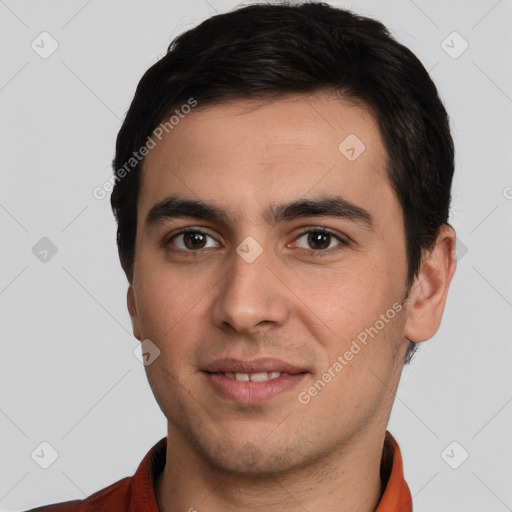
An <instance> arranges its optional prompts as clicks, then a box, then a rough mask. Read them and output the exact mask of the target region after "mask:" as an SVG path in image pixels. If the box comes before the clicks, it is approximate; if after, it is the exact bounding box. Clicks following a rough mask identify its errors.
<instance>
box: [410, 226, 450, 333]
mask: <svg viewBox="0 0 512 512" xmlns="http://www.w3.org/2000/svg"><path fill="white" fill-rule="evenodd" d="M455 243H456V236H455V231H454V230H453V228H452V227H451V226H448V225H444V226H442V227H441V229H440V231H439V234H438V236H437V239H436V243H435V246H434V247H433V248H432V250H430V251H429V252H428V253H426V254H424V255H423V258H422V262H421V268H420V271H419V273H418V275H417V277H416V279H415V280H414V283H413V284H412V287H411V292H410V294H409V298H408V300H407V319H406V323H405V328H404V336H405V337H406V338H408V339H409V340H410V341H413V342H416V343H419V342H421V341H426V340H428V339H430V338H432V336H434V334H435V333H436V332H437V330H438V329H439V325H440V324H441V319H442V317H443V311H444V307H445V304H446V297H447V295H448V288H449V287H450V283H451V280H452V277H453V274H454V273H455V268H456V266H457V255H456V252H455Z"/></svg>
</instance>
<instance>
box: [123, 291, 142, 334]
mask: <svg viewBox="0 0 512 512" xmlns="http://www.w3.org/2000/svg"><path fill="white" fill-rule="evenodd" d="M126 303H127V305H128V312H129V313H130V318H131V321H132V329H133V335H134V336H135V337H136V338H137V339H138V340H139V341H140V340H141V339H142V335H141V332H140V329H139V317H138V313H137V308H136V306H135V294H134V292H133V287H132V285H130V286H129V287H128V292H127V294H126Z"/></svg>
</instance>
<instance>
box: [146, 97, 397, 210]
mask: <svg viewBox="0 0 512 512" xmlns="http://www.w3.org/2000/svg"><path fill="white" fill-rule="evenodd" d="M387 160H388V159H387V153H386V150H385V148H384V146H383V143H382V141H381V138H380V134H379V130H378V127H377V124H376V120H375V118H374V116H373V115H372V114H371V113H370V111H369V110H368V109H365V108H363V107H361V106H355V105H353V104H351V103H349V102H348V101H344V100H342V99H340V98H339V97H335V96H334V95H332V94H328V93H318V94H314V95H296V96H289V97H283V98H280V99H275V100H272V101H268V100H267V101H263V100H237V101H235V100H233V101H229V102H225V103H220V104H216V105H212V106H206V107H203V108H201V105H200V103H199V105H198V107H196V108H195V109H193V110H192V112H191V113H190V114H188V115H185V116H183V118H182V119H180V122H179V123H178V124H177V125H175V126H173V128H172V129H170V130H169V132H168V133H166V134H164V136H163V137H162V140H161V141H157V145H156V147H155V148H154V149H152V150H151V151H150V152H149V154H148V155H147V157H146V160H145V162H144V166H143V171H142V177H141V178H142V179H141V189H140V193H139V211H140V212H141V213H143V214H144V212H147V211H148V210H149V209H150V208H151V207H152V206H153V205H154V204H155V203H157V202H159V201H161V200H163V199H165V197H168V196H169V195H171V194H179V195H181V196H184V197H187V198H190V199H210V200H212V201H214V202H216V203H217V204H221V203H222V202H224V203H229V205H226V209H231V213H232V214H233V216H235V215H241V214H242V212H243V211H246V212H247V211H248V209H250V208H253V209H257V208H260V207H261V208H263V207H264V206H266V205H267V204H268V203H269V202H284V201H289V200H290V198H302V197H306V196H307V195H308V194H309V195H328V194H332V193H334V192H336V193H339V194H341V195H343V196H345V197H348V198H349V199H350V200H352V201H353V202H358V201H359V202H360V203H362V204H367V205H368V204H372V203H373V209H374V211H375V213H376V214H377V215H378V214H379V211H378V210H379V204H386V203H388V204H389V203H393V202H395V203H396V199H395V197H394V193H393V191H392V189H391V187H390V185H389V183H388V179H387V172H386V167H387ZM390 206H391V207H392V208H393V207H394V208H395V209H396V206H397V205H396V204H394V205H393V204H391V205H390Z"/></svg>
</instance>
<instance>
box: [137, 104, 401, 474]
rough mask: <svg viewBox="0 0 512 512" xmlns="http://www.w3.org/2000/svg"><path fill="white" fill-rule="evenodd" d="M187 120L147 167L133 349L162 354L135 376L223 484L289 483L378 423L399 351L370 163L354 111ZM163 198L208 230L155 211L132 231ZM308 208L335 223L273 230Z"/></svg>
mask: <svg viewBox="0 0 512 512" xmlns="http://www.w3.org/2000/svg"><path fill="white" fill-rule="evenodd" d="M199 108H200V105H199V106H198V108H197V109H196V110H195V111H194V110H193V111H192V113H190V114H189V115H188V116H186V117H185V118H184V119H182V120H181V121H180V123H179V125H177V126H175V127H174V129H173V130H171V131H170V132H169V133H168V134H167V135H165V137H164V138H163V139H162V141H161V142H159V143H158V144H157V146H156V147H155V148H154V149H153V150H152V151H151V152H150V153H149V155H148V156H147V158H146V161H145V165H144V170H143V173H142V181H141V189H140V194H139V203H138V225H137V242H136V253H135V254H136V256H135V267H134V269H135V270H134V281H133V283H132V287H131V289H130V291H129V305H130V313H131V316H132V322H133V326H134V333H135V335H136V336H137V337H138V338H139V339H141V340H145V339H149V340H151V342H152V343H154V344H155V345H156V346H157V347H158V349H159V350H160V355H159V356H158V357H157V358H156V359H155V360H154V361H153V362H152V363H151V364H150V365H149V366H147V367H146V371H147V375H148V379H149V382H150V385H151V387H152V389H153V392H154V393H155V397H156V399H157V401H158V403H159V405H160V407H161V408H162V410H163V412H164V414H165V415H166V417H167V419H168V420H169V429H170V430H169V433H170V435H172V436H174V441H176V440H180V443H178V445H181V446H182V447H185V448H183V449H185V450H189V452H190V454H193V456H199V457H200V458H201V460H204V461H207V462H208V463H211V464H212V465H214V466H217V467H221V468H224V469H230V470H236V471H240V472H252V473H265V472H266V473H272V472H279V471H283V470H289V469H293V468H298V467H300V466H301V465H304V464H308V463H312V462H314V461H316V460H319V459H320V458H321V457H325V456H326V454H333V453H335V452H336V450H340V449H342V447H343V446H344V445H346V444H347V443H349V442H350V441H351V440H352V439H355V438H357V435H358V434H361V433H363V432H368V431H371V430H372V429H373V430H374V431H375V432H377V431H384V430H385V427H386V425H387V422H388V419H389V413H390V410H391V405H392V400H393V391H394V390H395V388H396V385H397V383H398V380H399V376H400V372H401V368H402V362H403V357H404V355H405V352H406V350H407V343H408V342H407V340H405V338H404V337H403V327H404V322H405V318H406V315H407V312H406V311H405V307H404V308H402V306H401V301H402V299H403V297H404V292H405V281H406V275H407V261H406V250H405V236H404V230H403V214H402V211H401V208H400V205H399V203H398V201H397V199H396V197H395V195H394V193H393V191H392V188H391V186H390V184H389V182H388V179H387V173H386V162H387V155H386V151H385V149H384V147H383V144H382V141H381V139H380V135H379V130H378V128H377V125H376V122H375V119H374V117H373V116H372V115H371V114H370V113H369V112H368V111H366V110H364V109H362V108H359V107H355V106H351V105H350V104H348V103H345V102H342V101H341V100H339V99H337V98H334V97H332V96H328V95H326V94H322V95H320V94H318V95H307V96H300V97H299V96H296V97H287V98H285V99H280V100H277V101H274V102H265V103H257V102H255V101H248V100H247V101H243V102H240V101H237V102H229V103H224V104H220V105H216V106H213V107H208V108H206V109H201V110H199ZM347 137H349V138H348V139H347ZM356 137H357V138H356ZM345 139H346V141H345ZM343 141H345V142H343ZM342 143H343V144H342ZM361 143H363V144H364V148H363V146H362V145H361ZM340 144H341V148H339V146H340ZM363 149H364V150H363ZM361 151H362V152H361ZM359 153H360V154H359ZM171 196H173V198H174V199H175V200H187V201H201V202H203V203H208V204H209V205H214V206H215V207H216V208H217V209H218V210H220V211H221V212H223V213H224V218H212V217H208V218H205V216H203V214H202V213H199V212H198V210H197V209H196V211H195V213H193V214H192V215H194V216H176V210H175V209H173V208H171V207H170V206H169V205H168V206H169V207H168V208H167V209H165V208H159V209H154V210H153V212H152V213H153V215H152V219H153V220H152V221H149V222H146V220H147V216H148V213H149V212H150V210H151V209H152V208H153V207H154V206H155V205H157V204H158V203H161V202H162V201H164V200H166V199H167V198H169V197H171ZM320 199H341V203H339V206H340V207H339V208H338V210H337V213H338V214H334V213H333V211H330V212H325V211H324V210H321V209H318V208H316V207H315V208H316V209H315V208H311V209H309V210H307V209H306V208H304V205H303V206H302V207H300V208H295V209H293V208H291V209H288V211H287V212H285V213H287V214H285V215H277V216H276V215H271V213H272V212H274V213H276V212H281V213H283V212H282V209H280V208H279V207H280V206H282V205H288V204H289V203H292V202H296V201H304V200H307V201H311V202H313V203H314V202H316V201H319V200H320ZM343 201H345V203H343ZM312 206H313V205H312ZM320 206H322V205H320ZM323 206H324V207H325V206H326V204H324V205H323ZM327 206H329V205H327ZM330 206H331V207H332V206H333V205H332V204H331V205H330ZM270 208H272V209H270ZM320 211H324V214H323V215H318V213H319V212H320ZM184 213H186V215H191V214H190V211H188V210H187V211H185V210H183V209H182V210H181V214H184ZM203 213H204V212H203ZM276 217H277V218H276ZM183 228H187V229H189V230H190V231H191V232H190V233H188V234H187V233H185V234H183V233H182V234H179V233H180V230H182V229H183ZM322 229H323V230H327V233H322V232H321V230H322ZM363 333H365V334H366V336H365V334H363ZM363 340H365V341H364V342H363ZM354 342H355V343H356V345H354ZM356 346H358V347H359V350H358V349H357V348H356ZM347 352H350V353H351V354H352V357H351V356H350V354H347ZM264 358H273V359H277V360H280V361H281V362H278V361H270V362H269V361H268V360H267V361H266V363H267V366H265V364H264V363H265V362H264V361H263V362H262V359H264ZM226 360H228V361H227V362H226ZM341 361H343V363H342V362H341ZM251 363H254V364H253V365H252V366H251ZM336 363H338V364H336ZM244 365H245V366H244ZM285 365H291V366H293V367H294V368H293V369H291V368H288V370H289V371H288V372H287V373H292V375H280V376H277V374H276V373H274V374H272V371H273V370H275V371H279V369H280V368H281V370H283V371H284V369H286V368H285ZM244 369H245V370H244ZM262 369H266V370H267V371H268V372H269V373H267V374H265V373H262V371H261V370H262ZM237 370H238V371H237ZM249 370H252V371H249ZM225 372H227V373H231V374H234V373H239V374H240V375H238V379H241V380H236V379H235V380H234V379H233V377H234V375H226V374H225ZM297 372H300V373H297ZM249 373H256V374H258V375H256V376H249V377H248V376H247V374H249ZM326 374H328V376H326ZM329 376H330V378H329ZM268 377H276V378H275V379H274V378H272V379H270V380H264V381H262V382H256V380H260V379H266V378H268ZM247 378H249V379H254V380H255V381H252V380H249V381H246V379H247ZM319 381H321V382H320V383H319ZM315 383H316V384H315Z"/></svg>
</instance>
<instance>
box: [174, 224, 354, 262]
mask: <svg viewBox="0 0 512 512" xmlns="http://www.w3.org/2000/svg"><path fill="white" fill-rule="evenodd" d="M185 233H201V234H203V235H206V236H209V237H210V238H213V237H212V236H211V235H210V234H208V233H206V232H205V231H201V229H199V228H193V227H187V228H183V229H180V230H179V231H178V232H177V233H174V234H173V235H172V236H171V237H169V238H168V239H167V240H166V241H165V243H164V245H165V246H166V247H167V246H168V245H169V244H170V243H171V242H172V240H174V239H175V238H176V237H178V236H180V235H183V234H185ZM308 233H325V234H328V235H330V236H332V237H334V238H335V239H336V240H337V241H338V242H339V244H338V245H337V246H336V247H334V248H330V249H318V250H314V249H303V248H298V250H299V252H301V253H303V254H304V253H307V256H309V257H312V258H319V257H320V258H321V257H324V256H326V255H331V254H332V252H333V251H335V250H339V249H337V247H338V248H339V247H345V246H347V245H348V241H347V240H344V239H343V238H342V237H340V236H339V235H337V234H336V233H335V232H333V231H331V230H330V229H328V228H324V227H321V226H319V227H314V228H311V227H309V228H304V229H303V230H302V231H301V232H300V233H299V234H298V235H297V236H296V237H295V239H294V242H296V241H297V240H298V239H299V238H301V237H302V236H304V235H305V234H308ZM173 250H174V251H175V252H178V253H179V254H183V255H185V256H188V257H192V258H198V257H201V253H202V252H203V251H202V250H201V249H198V250H195V251H194V250H185V249H180V248H174V249H173Z"/></svg>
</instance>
